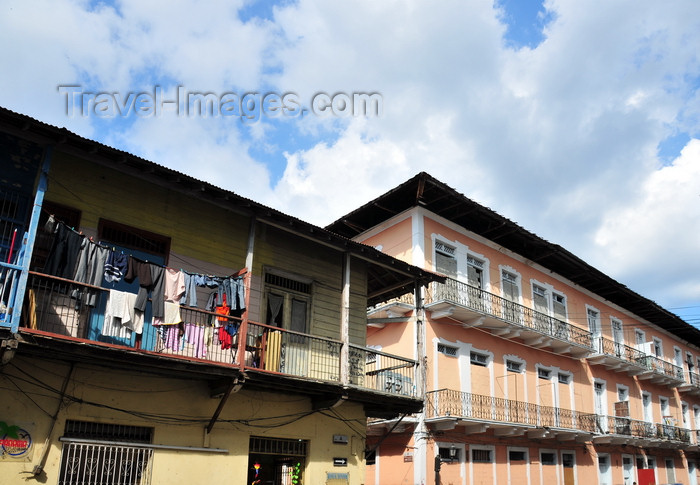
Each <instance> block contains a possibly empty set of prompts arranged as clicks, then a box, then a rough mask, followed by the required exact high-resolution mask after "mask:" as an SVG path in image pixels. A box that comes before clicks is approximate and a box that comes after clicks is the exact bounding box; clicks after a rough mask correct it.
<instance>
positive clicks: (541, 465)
mask: <svg viewBox="0 0 700 485" xmlns="http://www.w3.org/2000/svg"><path fill="white" fill-rule="evenodd" d="M542 453H551V454H552V455H553V456H554V463H547V464H545V463H543V461H542ZM537 455H538V458H539V459H540V467H543V466H554V467H556V466H559V456H558V453H557V450H554V449H549V448H540V449H539V450H538V452H537Z"/></svg>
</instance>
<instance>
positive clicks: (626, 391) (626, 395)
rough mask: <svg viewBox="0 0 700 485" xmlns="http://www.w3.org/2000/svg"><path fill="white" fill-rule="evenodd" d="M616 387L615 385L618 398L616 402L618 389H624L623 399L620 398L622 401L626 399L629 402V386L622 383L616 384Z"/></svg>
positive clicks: (618, 394) (618, 393)
mask: <svg viewBox="0 0 700 485" xmlns="http://www.w3.org/2000/svg"><path fill="white" fill-rule="evenodd" d="M616 387H617V399H618V402H619V401H620V391H624V392H625V399H622V401H627V402H629V400H630V388H629V386H626V385H624V384H618V385H617V386H616Z"/></svg>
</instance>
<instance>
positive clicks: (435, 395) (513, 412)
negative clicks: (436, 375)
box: [426, 389, 597, 433]
mask: <svg viewBox="0 0 700 485" xmlns="http://www.w3.org/2000/svg"><path fill="white" fill-rule="evenodd" d="M426 413H427V417H428V418H441V417H455V418H460V419H478V420H483V421H496V422H500V423H509V424H522V425H529V426H533V427H535V426H537V427H549V428H563V429H572V430H579V431H585V432H588V433H594V432H595V430H596V426H597V425H596V418H597V416H596V415H595V414H589V413H581V412H578V411H574V410H571V409H563V408H558V407H552V406H541V405H538V404H533V403H528V402H523V401H515V400H512V399H505V398H500V397H493V396H485V395H482V394H472V393H470V392H462V391H456V390H452V389H440V390H438V391H431V392H428V393H426Z"/></svg>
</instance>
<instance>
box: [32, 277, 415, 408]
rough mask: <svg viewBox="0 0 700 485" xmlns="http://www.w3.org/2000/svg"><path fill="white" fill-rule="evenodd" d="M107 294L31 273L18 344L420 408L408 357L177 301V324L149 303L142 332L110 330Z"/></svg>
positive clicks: (124, 363) (110, 362) (112, 362)
mask: <svg viewBox="0 0 700 485" xmlns="http://www.w3.org/2000/svg"><path fill="white" fill-rule="evenodd" d="M108 296H109V290H107V289H105V288H101V287H97V286H90V285H84V284H80V283H77V282H75V281H70V280H65V279H61V278H56V277H53V276H48V275H44V274H40V273H34V272H30V275H29V280H28V283H27V300H28V301H29V305H28V309H27V311H25V312H24V313H23V316H24V322H23V326H22V327H20V335H21V337H22V339H23V341H24V343H20V346H25V344H26V348H28V349H31V348H32V344H35V345H37V346H38V347H37V350H35V352H36V353H39V354H41V353H42V352H46V351H47V349H51V351H52V352H54V353H56V352H60V353H61V355H63V356H66V355H69V356H71V357H70V358H71V359H75V358H79V359H80V358H82V359H84V360H87V359H95V358H98V359H100V362H101V363H104V364H105V365H119V366H123V367H133V366H137V365H138V366H143V367H144V368H148V369H151V370H153V369H156V368H157V369H159V372H162V373H166V374H168V373H171V374H173V373H177V372H192V371H193V369H199V372H201V373H204V374H207V375H210V374H211V375H216V374H217V373H221V374H222V375H231V371H239V372H240V373H241V375H245V376H247V377H246V379H247V380H248V379H249V378H250V376H259V378H257V382H263V383H267V385H268V386H273V387H274V386H277V387H278V388H280V389H281V388H286V389H288V390H290V389H291V390H297V391H300V392H305V391H308V390H309V389H312V388H314V386H316V388H318V389H319V393H322V392H323V391H324V389H326V388H327V387H328V386H332V387H334V388H336V389H337V388H340V389H345V390H350V392H352V390H357V391H360V392H361V394H362V396H364V397H365V398H366V397H367V396H368V393H369V394H371V395H374V397H373V398H372V399H376V400H377V402H380V401H381V399H382V396H385V397H390V398H404V399H410V400H411V401H412V405H411V406H410V407H412V409H411V412H415V411H417V410H419V409H420V399H421V396H420V395H419V389H418V388H417V387H416V380H415V379H416V369H417V363H416V361H414V360H411V359H406V358H403V357H399V356H395V355H391V354H387V353H384V352H380V351H377V350H374V349H369V348H366V347H362V346H357V345H348V346H347V347H348V348H347V349H344V344H343V343H342V342H341V341H340V340H336V339H330V338H324V337H319V336H314V335H310V334H305V333H299V332H293V331H289V330H285V329H282V328H278V327H274V326H270V325H265V324H262V323H258V322H253V321H248V320H246V319H242V318H235V317H232V316H225V315H219V314H216V313H212V312H207V311H204V310H201V309H199V308H193V307H186V306H181V307H180V316H181V320H182V322H183V323H181V324H175V325H154V324H153V319H152V318H151V316H150V306H149V307H148V308H147V310H146V312H145V315H144V317H145V318H144V323H143V328H142V331H141V332H136V331H132V330H128V329H121V330H120V331H119V332H114V331H109V330H106V328H108V327H105V310H106V305H107V299H108ZM127 330H128V331H127ZM52 344H53V345H52ZM343 367H345V368H346V369H347V372H346V374H347V379H345V382H344V380H343V378H342V375H343ZM217 369H219V371H217ZM250 380H251V381H256V379H255V378H253V379H250ZM324 385H325V386H326V388H324V387H323V386H324Z"/></svg>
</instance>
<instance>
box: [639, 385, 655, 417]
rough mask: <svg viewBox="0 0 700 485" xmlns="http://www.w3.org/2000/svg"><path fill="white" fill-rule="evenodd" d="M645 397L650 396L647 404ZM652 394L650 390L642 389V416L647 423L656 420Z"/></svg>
mask: <svg viewBox="0 0 700 485" xmlns="http://www.w3.org/2000/svg"><path fill="white" fill-rule="evenodd" d="M645 397H648V398H649V399H648V401H647V403H648V404H645V403H644V401H645V399H644V398H645ZM651 399H652V396H651V393H650V392H649V391H642V418H643V420H644V421H645V422H647V423H653V422H654V411H653V408H652V402H651Z"/></svg>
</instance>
